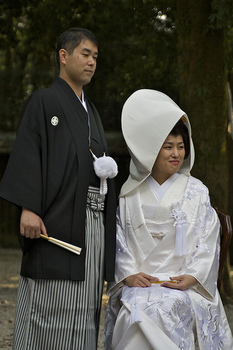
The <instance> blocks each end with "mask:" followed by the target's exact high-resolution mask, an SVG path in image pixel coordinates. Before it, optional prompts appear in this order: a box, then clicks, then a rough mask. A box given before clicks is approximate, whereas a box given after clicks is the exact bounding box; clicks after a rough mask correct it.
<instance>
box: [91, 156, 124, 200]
mask: <svg viewBox="0 0 233 350" xmlns="http://www.w3.org/2000/svg"><path fill="white" fill-rule="evenodd" d="M90 151H91V150H90ZM91 154H92V156H93V158H94V170H95V173H96V175H97V176H98V177H99V178H100V194H102V195H103V194H106V193H107V192H108V186H107V181H106V180H107V178H110V179H112V178H114V177H115V176H116V175H117V174H118V167H117V163H116V162H115V160H114V159H113V158H112V157H109V156H106V154H105V153H104V155H103V157H99V158H97V157H96V156H95V155H94V153H93V152H92V151H91Z"/></svg>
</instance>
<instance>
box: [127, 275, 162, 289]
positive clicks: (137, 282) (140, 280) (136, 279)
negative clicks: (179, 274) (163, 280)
mask: <svg viewBox="0 0 233 350" xmlns="http://www.w3.org/2000/svg"><path fill="white" fill-rule="evenodd" d="M158 280H159V279H158V278H157V277H153V276H150V275H147V274H146V273H144V272H139V273H137V274H135V275H131V276H129V277H126V278H125V280H124V281H125V284H126V285H127V286H128V287H150V286H151V282H153V281H158Z"/></svg>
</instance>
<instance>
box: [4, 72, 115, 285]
mask: <svg viewBox="0 0 233 350" xmlns="http://www.w3.org/2000/svg"><path fill="white" fill-rule="evenodd" d="M86 103H87V108H88V112H89V116H90V121H91V147H92V149H93V150H94V152H95V154H96V156H97V157H99V156H102V155H103V151H107V144H106V139H105V136H104V131H103V127H102V124H101V120H100V117H99V114H98V112H97V110H96V108H95V107H94V105H93V104H92V103H91V102H90V101H89V100H88V99H86ZM53 117H55V118H53ZM52 118H53V119H52ZM54 121H55V122H54ZM92 172H93V158H92V155H91V153H90V151H89V143H88V124H87V113H86V111H85V109H84V107H83V106H82V104H81V102H80V101H79V99H78V98H77V96H76V95H75V93H74V92H73V90H72V89H71V88H70V86H69V85H68V84H67V83H66V82H65V81H64V80H62V79H61V78H59V77H57V78H56V80H55V81H54V83H53V84H52V86H51V87H50V88H47V89H41V90H38V91H36V92H35V93H34V94H33V95H32V97H31V98H30V99H29V101H28V102H27V105H26V107H25V110H24V113H23V116H22V120H21V123H20V126H19V129H18V133H17V137H16V141H15V144H14V147H13V150H12V153H11V156H10V159H9V162H8V165H7V168H6V171H5V173H4V176H3V179H2V182H1V184H0V196H1V197H2V198H4V199H6V200H7V201H9V202H12V203H14V204H16V205H17V206H19V207H26V208H28V209H30V210H32V211H33V212H35V213H36V214H38V215H39V216H40V217H41V218H42V220H43V222H44V224H45V227H46V228H47V233H48V235H49V236H52V237H55V238H57V239H60V240H63V241H65V242H68V243H71V244H73V245H76V246H78V247H81V248H82V252H81V255H80V256H79V255H76V254H74V253H72V252H69V251H68V250H66V249H62V248H60V247H58V246H56V245H53V244H50V243H48V242H47V241H46V240H43V239H32V240H31V239H28V238H24V237H22V236H21V235H20V234H19V239H20V244H21V248H22V250H23V257H22V265H21V275H22V276H25V277H30V278H34V279H42V278H43V279H68V280H84V278H85V219H86V201H87V191H88V186H89V184H90V174H91V173H92ZM115 210H116V198H115V189H114V183H113V180H108V193H107V196H106V200H105V211H104V212H105V276H104V277H105V280H106V281H112V280H114V268H115V227H116V225H115Z"/></svg>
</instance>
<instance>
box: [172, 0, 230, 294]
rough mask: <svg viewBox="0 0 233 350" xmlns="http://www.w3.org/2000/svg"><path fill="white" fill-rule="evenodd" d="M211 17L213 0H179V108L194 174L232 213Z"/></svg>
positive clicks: (218, 48) (218, 49)
mask: <svg viewBox="0 0 233 350" xmlns="http://www.w3.org/2000/svg"><path fill="white" fill-rule="evenodd" d="M210 14H211V0H206V1H203V0H195V1H186V0H177V31H178V40H179V55H180V101H179V102H180V103H179V104H180V106H181V108H182V109H183V110H184V111H185V112H186V113H187V114H188V116H189V118H190V121H191V126H192V132H193V141H194V147H195V153H196V160H195V165H194V168H193V170H192V174H193V175H194V176H195V177H197V178H199V179H200V180H201V181H203V183H204V184H205V185H206V186H207V187H208V188H209V190H210V197H211V203H212V205H213V206H216V207H218V208H219V209H220V210H222V211H225V212H228V157H227V75H226V69H225V61H224V59H225V57H224V31H223V30H221V29H215V28H214V27H213V25H212V26H211V25H210V22H209V16H210ZM225 276H226V274H225ZM227 280H229V281H227V282H228V283H227V284H226V286H227V287H226V289H227V290H225V292H226V294H227V295H230V293H232V290H233V289H232V284H231V281H230V276H229V272H228V278H227ZM223 288H224V283H223Z"/></svg>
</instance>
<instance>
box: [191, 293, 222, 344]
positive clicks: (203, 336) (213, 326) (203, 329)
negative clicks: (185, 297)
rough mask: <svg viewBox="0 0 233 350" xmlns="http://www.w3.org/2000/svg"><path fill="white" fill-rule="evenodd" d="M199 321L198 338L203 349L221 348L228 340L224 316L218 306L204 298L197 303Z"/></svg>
mask: <svg viewBox="0 0 233 350" xmlns="http://www.w3.org/2000/svg"><path fill="white" fill-rule="evenodd" d="M194 306H195V309H196V312H197V321H198V322H199V325H198V326H199V327H198V328H199V331H200V332H198V338H199V343H201V344H202V346H203V349H206V350H216V349H218V350H221V349H224V344H225V343H226V341H227V337H226V335H225V331H224V329H223V326H222V318H221V317H220V316H219V313H218V312H217V310H216V308H214V307H213V306H212V305H211V303H209V302H208V301H207V300H205V299H202V301H201V302H200V304H197V303H195V305H194Z"/></svg>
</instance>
